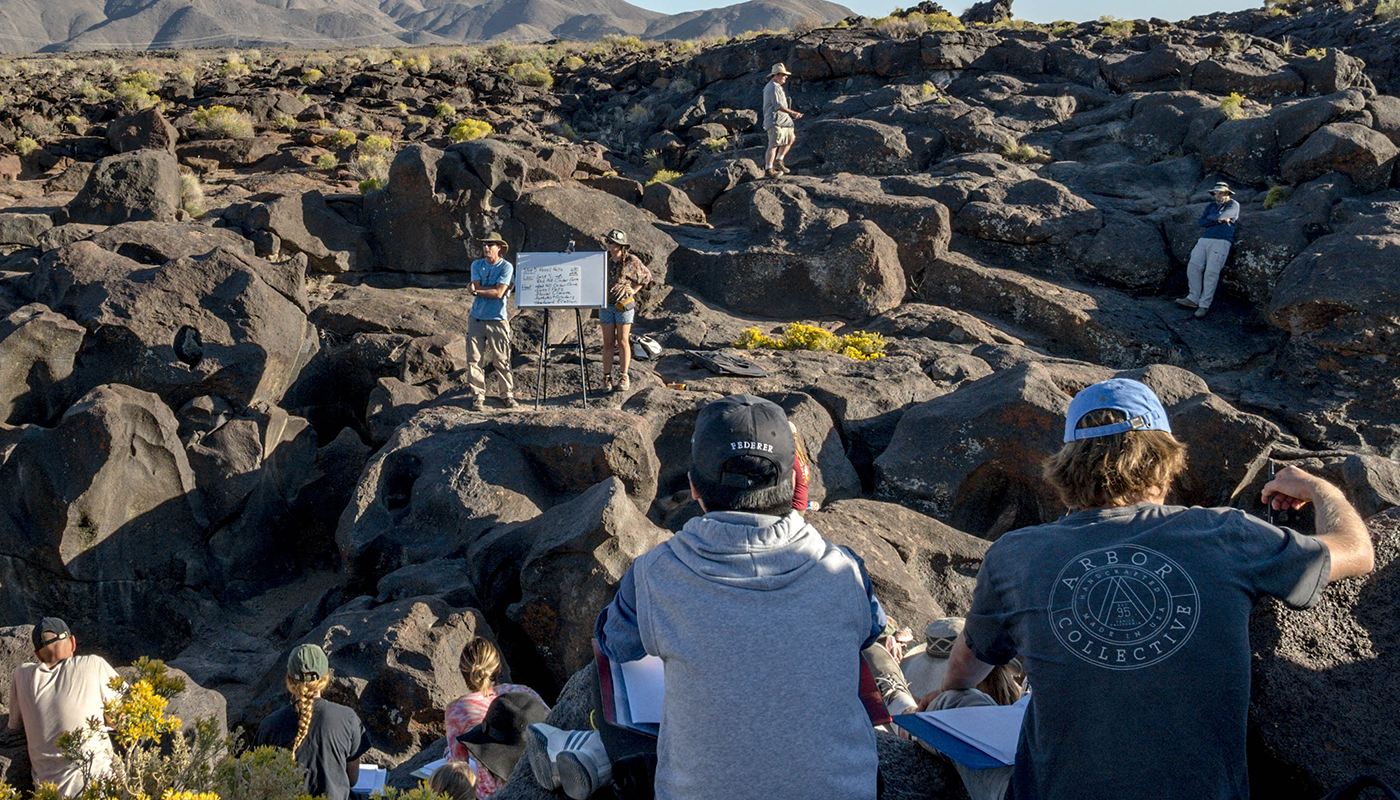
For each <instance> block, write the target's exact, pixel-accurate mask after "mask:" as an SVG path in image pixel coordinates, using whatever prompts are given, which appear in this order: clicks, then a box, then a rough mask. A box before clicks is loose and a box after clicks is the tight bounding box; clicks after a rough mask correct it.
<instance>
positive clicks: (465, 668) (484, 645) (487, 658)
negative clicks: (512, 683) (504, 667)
mask: <svg viewBox="0 0 1400 800" xmlns="http://www.w3.org/2000/svg"><path fill="white" fill-rule="evenodd" d="M460 667H461V669H462V677H463V678H464V679H465V680H466V682H467V691H469V692H484V691H486V690H487V689H490V688H491V686H492V685H493V684H494V683H495V682H496V676H497V675H498V674H500V671H501V651H499V650H497V649H496V646H495V645H494V644H491V642H490V641H489V640H487V639H483V638H481V637H480V636H478V637H476V638H475V639H472V640H471V641H470V642H467V646H466V647H464V648H462V660H461V663H460Z"/></svg>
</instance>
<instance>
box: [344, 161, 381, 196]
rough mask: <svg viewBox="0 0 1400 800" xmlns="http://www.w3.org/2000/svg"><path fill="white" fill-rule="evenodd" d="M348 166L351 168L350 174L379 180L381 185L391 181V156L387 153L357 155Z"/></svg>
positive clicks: (365, 178)
mask: <svg viewBox="0 0 1400 800" xmlns="http://www.w3.org/2000/svg"><path fill="white" fill-rule="evenodd" d="M347 166H348V167H349V168H350V174H351V175H354V176H355V177H356V178H359V179H360V180H373V181H378V182H379V186H383V185H384V184H386V183H388V182H389V157H388V156H387V155H375V156H359V155H357V156H355V157H354V158H352V159H350V163H349V164H348V165H347ZM376 188H378V187H376Z"/></svg>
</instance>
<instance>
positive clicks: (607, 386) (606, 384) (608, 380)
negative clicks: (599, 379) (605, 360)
mask: <svg viewBox="0 0 1400 800" xmlns="http://www.w3.org/2000/svg"><path fill="white" fill-rule="evenodd" d="M603 394H612V374H611V373H609V374H607V375H604V376H603Z"/></svg>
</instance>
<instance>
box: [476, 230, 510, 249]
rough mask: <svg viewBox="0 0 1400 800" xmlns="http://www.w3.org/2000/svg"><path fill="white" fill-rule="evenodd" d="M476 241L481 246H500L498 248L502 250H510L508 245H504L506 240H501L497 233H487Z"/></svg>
mask: <svg viewBox="0 0 1400 800" xmlns="http://www.w3.org/2000/svg"><path fill="white" fill-rule="evenodd" d="M477 241H478V242H480V243H482V244H494V245H500V247H501V249H502V250H509V249H510V245H508V244H506V240H505V239H502V238H501V235H500V234H499V233H495V232H492V233H488V234H486V235H485V236H483V237H481V238H479V239H477Z"/></svg>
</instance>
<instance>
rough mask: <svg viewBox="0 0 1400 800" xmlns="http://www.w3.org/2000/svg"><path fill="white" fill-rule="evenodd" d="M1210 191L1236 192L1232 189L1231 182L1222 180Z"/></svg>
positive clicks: (1217, 192)
mask: <svg viewBox="0 0 1400 800" xmlns="http://www.w3.org/2000/svg"><path fill="white" fill-rule="evenodd" d="M1210 193H1211V194H1234V192H1232V191H1230V184H1228V183H1226V182H1225V181H1221V182H1219V183H1217V184H1215V188H1213V189H1211V190H1210Z"/></svg>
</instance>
